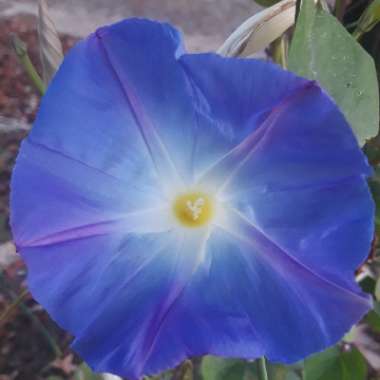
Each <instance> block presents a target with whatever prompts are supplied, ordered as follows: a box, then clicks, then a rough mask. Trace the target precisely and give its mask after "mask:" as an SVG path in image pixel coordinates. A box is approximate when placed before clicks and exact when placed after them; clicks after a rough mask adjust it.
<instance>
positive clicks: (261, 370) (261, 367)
mask: <svg viewBox="0 0 380 380" xmlns="http://www.w3.org/2000/svg"><path fill="white" fill-rule="evenodd" d="M257 373H258V375H259V380H269V379H268V372H267V365H266V361H265V358H264V356H262V357H261V358H260V359H257Z"/></svg>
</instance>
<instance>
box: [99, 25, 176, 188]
mask: <svg viewBox="0 0 380 380" xmlns="http://www.w3.org/2000/svg"><path fill="white" fill-rule="evenodd" d="M95 35H96V37H97V38H98V41H99V42H100V46H101V47H102V50H103V52H104V56H105V58H106V61H107V62H108V63H109V65H110V68H111V70H112V72H113V73H114V75H115V77H116V80H117V81H118V83H119V84H120V86H121V88H122V90H123V93H124V95H125V98H126V102H127V103H128V107H129V109H130V110H131V112H132V114H133V117H134V119H135V121H136V125H137V127H138V130H139V132H140V134H141V137H142V139H143V141H144V144H145V146H146V148H147V150H148V152H149V155H150V157H151V160H152V162H153V165H154V167H155V169H156V171H157V176H158V178H159V181H160V183H161V186H162V187H163V189H164V190H165V191H166V192H167V193H169V194H170V193H171V190H172V187H173V186H175V187H176V188H183V181H182V179H181V177H180V176H179V174H178V171H177V168H176V166H175V164H174V162H173V160H172V158H171V157H170V154H169V152H168V150H167V148H166V146H165V144H164V142H163V141H162V139H161V137H160V135H159V134H158V132H157V130H156V128H155V126H154V125H153V123H152V121H151V120H150V119H149V117H148V115H147V114H146V112H145V110H144V107H143V104H142V102H141V101H140V99H139V98H138V96H137V95H136V91H134V89H133V87H132V85H131V84H130V83H129V82H128V81H127V79H126V78H125V76H123V77H122V76H121V75H120V74H119V71H118V66H119V65H118V63H117V62H115V61H114V60H113V59H112V57H111V55H110V54H109V52H108V49H107V44H106V43H104V41H103V38H102V33H101V31H99V30H98V31H97V32H96V34H95ZM164 179H165V181H164Z"/></svg>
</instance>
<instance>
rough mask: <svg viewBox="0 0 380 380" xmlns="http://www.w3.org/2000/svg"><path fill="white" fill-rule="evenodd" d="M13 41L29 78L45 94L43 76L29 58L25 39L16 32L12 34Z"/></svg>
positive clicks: (14, 48)
mask: <svg viewBox="0 0 380 380" xmlns="http://www.w3.org/2000/svg"><path fill="white" fill-rule="evenodd" d="M11 43H12V46H13V50H14V51H15V53H16V55H17V57H18V60H19V61H20V63H21V65H22V66H23V68H24V70H25V72H26V73H27V75H28V77H29V79H30V80H31V81H32V83H33V84H34V86H35V87H36V88H37V90H38V91H39V93H40V94H41V95H43V94H44V93H45V85H44V83H43V81H42V79H41V77H40V76H39V75H38V73H37V70H36V69H35V67H34V65H33V63H32V61H31V60H30V58H29V55H28V51H27V48H26V44H25V43H24V42H23V41H21V40H20V38H19V37H18V36H17V35H15V34H13V35H12V36H11Z"/></svg>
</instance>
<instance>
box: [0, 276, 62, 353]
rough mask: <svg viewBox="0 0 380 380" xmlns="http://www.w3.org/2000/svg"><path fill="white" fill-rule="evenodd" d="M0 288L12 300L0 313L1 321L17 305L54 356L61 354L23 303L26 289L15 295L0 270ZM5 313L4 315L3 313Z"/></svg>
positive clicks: (47, 332) (47, 333)
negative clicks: (8, 306) (0, 313)
mask: <svg viewBox="0 0 380 380" xmlns="http://www.w3.org/2000/svg"><path fill="white" fill-rule="evenodd" d="M0 288H2V289H1V290H4V292H5V293H6V294H7V295H8V296H9V297H10V298H11V299H12V300H13V303H12V305H11V306H10V307H11V310H9V308H8V309H7V310H6V311H5V312H4V313H3V314H2V315H1V317H2V318H3V319H2V322H3V321H4V318H5V320H6V319H7V318H8V317H9V313H10V312H11V311H12V310H13V309H14V307H13V306H15V307H16V306H17V307H18V308H19V309H20V310H21V311H22V312H23V313H24V314H25V315H26V316H28V317H29V318H30V320H31V321H32V323H34V326H35V327H36V328H37V330H38V331H39V332H40V334H41V335H42V336H43V337H44V338H45V340H46V342H47V343H48V344H49V346H50V348H51V350H52V352H53V353H54V355H55V356H56V357H60V356H62V351H61V349H60V348H59V346H58V345H57V343H56V342H55V340H54V338H53V337H52V336H51V335H50V333H49V331H48V330H47V329H46V328H45V326H44V325H43V324H42V322H41V321H40V320H39V319H38V318H37V317H36V316H35V315H34V314H33V312H32V311H30V310H29V308H28V307H27V306H26V305H25V304H24V302H23V299H24V298H25V296H26V295H27V294H28V291H27V290H25V291H23V292H22V293H21V294H20V295H18V296H17V295H16V294H15V293H14V291H13V290H12V289H11V288H10V287H9V286H7V283H6V282H5V279H4V277H3V274H2V273H1V271H0ZM4 314H5V315H4Z"/></svg>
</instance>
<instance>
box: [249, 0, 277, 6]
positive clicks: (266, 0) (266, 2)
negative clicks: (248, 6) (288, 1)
mask: <svg viewBox="0 0 380 380" xmlns="http://www.w3.org/2000/svg"><path fill="white" fill-rule="evenodd" d="M279 1H280V0H255V3H257V4H259V5H261V6H263V7H270V6H271V5H274V4H276V3H278V2H279Z"/></svg>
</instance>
